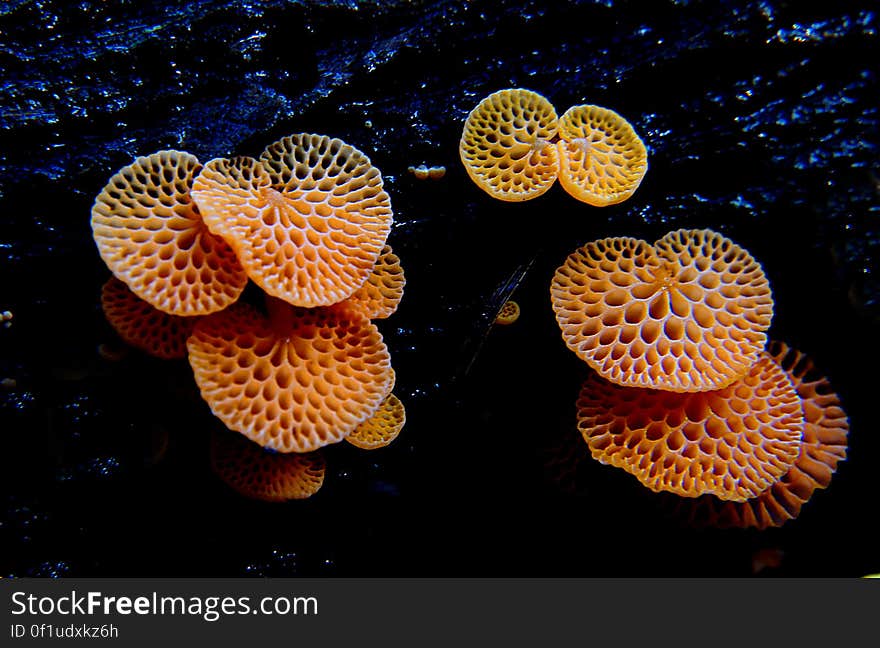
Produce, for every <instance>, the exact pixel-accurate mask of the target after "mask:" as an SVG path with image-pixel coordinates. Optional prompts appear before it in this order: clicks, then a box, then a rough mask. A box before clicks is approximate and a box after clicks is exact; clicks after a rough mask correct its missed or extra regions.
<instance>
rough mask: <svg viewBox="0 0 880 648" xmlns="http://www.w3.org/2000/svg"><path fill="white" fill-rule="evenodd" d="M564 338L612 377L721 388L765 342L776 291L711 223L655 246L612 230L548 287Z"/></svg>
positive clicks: (668, 386)
mask: <svg viewBox="0 0 880 648" xmlns="http://www.w3.org/2000/svg"><path fill="white" fill-rule="evenodd" d="M550 295H551V299H552V302H553V310H554V311H555V313H556V321H557V322H558V324H559V327H560V328H561V329H562V337H563V339H564V340H565V343H566V345H568V348H570V349H571V350H572V351H574V352H575V353H576V354H577V355H578V357H580V358H581V359H582V360H584V361H586V362H587V364H589V365H590V366H591V367H593V368H594V369H595V370H596V371H598V372H599V373H600V374H601V375H602V376H603V377H605V378H606V379H608V380H610V381H611V382H613V383H616V384H619V385H624V386H631V387H648V388H651V389H663V390H668V391H676V392H685V391H706V390H713V389H720V388H722V387H725V386H726V385H729V384H731V383H732V382H733V381H734V380H736V379H737V378H738V377H740V376H742V375H743V374H745V373H746V372H747V371H748V369H749V367H751V366H752V364H753V363H754V362H755V360H756V359H757V358H758V354H759V353H760V352H761V350H762V349H763V348H764V344H765V342H766V334H765V333H764V331H765V330H766V329H767V328H768V327H769V326H770V320H771V318H772V316H773V298H772V295H771V292H770V284H769V283H768V281H767V278H766V277H765V276H764V272H763V271H762V269H761V266H760V264H758V263H757V262H756V261H755V260H754V259H753V258H752V257H751V256H750V255H749V253H748V252H746V251H745V250H743V249H742V248H740V247H739V246H737V245H736V244H735V243H733V242H732V241H730V240H729V239H727V238H725V237H724V236H722V235H721V234H717V233H716V232H713V231H711V230H678V231H675V232H670V233H669V234H667V235H666V236H664V237H663V238H662V239H660V240H659V241H657V243H655V244H654V246H653V247H652V246H651V245H649V244H648V243H646V242H645V241H641V240H638V239H633V238H610V239H602V240H599V241H594V242H592V243H588V244H587V245H585V246H584V247H582V248H580V249H579V250H576V251H575V252H574V253H572V254H571V255H570V256H569V257H568V258H567V259H566V260H565V263H564V264H563V265H562V266H561V267H560V268H559V269H558V270H557V271H556V275H555V276H554V277H553V281H552V283H551V286H550Z"/></svg>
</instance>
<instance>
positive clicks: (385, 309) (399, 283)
mask: <svg viewBox="0 0 880 648" xmlns="http://www.w3.org/2000/svg"><path fill="white" fill-rule="evenodd" d="M405 285H406V277H404V275H403V268H402V267H401V265H400V259H399V258H398V256H397V255H396V254H394V252H392V251H391V246H390V245H386V246H385V247H384V248H382V254H380V255H379V259H378V260H377V261H376V265H375V266H374V267H373V271H372V272H371V273H370V276H369V277H367V280H366V281H365V282H364V284H363V285H362V286H361V287H360V288H358V289H357V290H355V291H354V293H353V294H352V296H351V297H349V298H348V300H347V301H348V303H349V304H351V305H352V306H355V307H356V308H359V309H360V310H362V311H363V312H364V313H365V314H366V315H367V317H369V318H370V319H385V318H387V317H390V316H391V315H393V314H394V312H395V311H397V307H398V305H399V304H400V300H401V299H403V288H404V286H405Z"/></svg>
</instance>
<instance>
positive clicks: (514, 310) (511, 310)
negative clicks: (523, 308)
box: [495, 300, 520, 326]
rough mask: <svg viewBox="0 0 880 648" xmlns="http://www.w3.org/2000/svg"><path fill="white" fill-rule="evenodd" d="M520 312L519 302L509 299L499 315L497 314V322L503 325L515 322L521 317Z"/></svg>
mask: <svg viewBox="0 0 880 648" xmlns="http://www.w3.org/2000/svg"><path fill="white" fill-rule="evenodd" d="M519 313H520V309H519V304H517V303H516V302H515V301H513V300H508V301H506V302H504V306H502V307H501V310H500V311H498V315H496V316H495V323H496V324H500V325H501V326H507V325H509V324H513V323H514V322H515V321H516V320H518V319H519Z"/></svg>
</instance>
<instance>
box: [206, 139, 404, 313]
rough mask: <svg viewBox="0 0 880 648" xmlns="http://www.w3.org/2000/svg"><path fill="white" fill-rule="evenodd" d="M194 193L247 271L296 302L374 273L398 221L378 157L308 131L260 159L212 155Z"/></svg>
mask: <svg viewBox="0 0 880 648" xmlns="http://www.w3.org/2000/svg"><path fill="white" fill-rule="evenodd" d="M193 196H194V198H195V200H196V202H197V203H198V205H199V208H200V209H201V210H202V213H203V214H204V218H205V223H206V224H207V225H208V227H209V228H210V229H211V231H212V232H214V233H216V234H219V235H220V236H222V237H223V238H224V239H225V240H226V241H227V242H229V244H230V245H232V247H233V248H234V249H235V251H236V253H237V254H238V256H239V258H240V259H241V263H242V265H244V267H245V269H246V270H247V273H248V276H250V278H251V279H253V280H254V282H255V283H257V284H258V285H259V286H260V287H261V288H262V289H263V290H265V291H266V292H267V293H268V294H270V295H272V296H275V297H278V298H279V299H283V300H285V301H287V302H288V303H290V304H293V305H295V306H306V307H314V306H327V305H330V304H335V303H338V302H340V301H342V300H344V299H346V298H347V297H349V296H350V295H351V294H352V293H353V292H354V291H355V290H356V289H357V288H358V287H360V286H361V285H362V284H363V283H364V281H365V280H366V279H367V277H368V276H369V274H370V272H371V271H372V269H373V266H374V265H375V264H376V260H377V259H378V258H379V254H380V253H381V252H382V247H383V246H384V244H385V239H386V238H387V237H388V232H389V231H390V229H391V222H392V219H393V214H392V211H391V200H390V198H389V197H388V194H387V193H386V192H385V190H384V189H383V183H382V175H381V174H380V173H379V170H378V169H377V168H375V167H374V166H372V164H371V163H370V159H369V158H368V157H367V156H366V155H364V154H363V153H361V152H360V151H359V150H357V149H356V148H354V147H353V146H350V145H348V144H346V143H345V142H343V141H342V140H339V139H332V138H330V137H326V136H323V135H310V134H307V133H301V134H298V135H291V136H289V137H285V138H283V139H281V140H279V141H278V142H275V143H274V144H271V145H270V146H269V147H268V148H266V150H265V151H264V152H263V154H262V156H261V157H260V160H259V161H257V160H253V159H251V158H234V159H232V160H226V159H222V158H218V159H215V160H211V161H210V162H208V164H207V165H205V168H204V169H203V170H202V172H201V173H200V174H199V176H198V177H197V178H196V181H195V184H194V187H193Z"/></svg>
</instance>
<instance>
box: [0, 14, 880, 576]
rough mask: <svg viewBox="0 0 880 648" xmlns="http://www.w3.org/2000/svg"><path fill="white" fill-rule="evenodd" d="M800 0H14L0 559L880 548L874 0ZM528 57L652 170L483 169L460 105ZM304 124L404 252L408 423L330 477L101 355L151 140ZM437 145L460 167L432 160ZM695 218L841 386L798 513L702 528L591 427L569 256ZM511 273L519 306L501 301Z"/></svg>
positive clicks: (384, 561) (2, 32)
mask: <svg viewBox="0 0 880 648" xmlns="http://www.w3.org/2000/svg"><path fill="white" fill-rule="evenodd" d="M808 4H809V5H813V3H800V2H795V1H791V2H781V1H777V2H770V1H765V2H751V1H729V2H718V1H710V0H704V1H702V2H701V1H697V0H692V1H687V0H679V1H660V0H658V1H657V2H652V3H650V5H648V4H646V3H635V2H625V1H620V2H614V1H611V0H606V1H596V2H573V1H569V2H525V3H516V4H515V3H494V2H459V1H452V0H450V1H446V2H433V3H432V2H418V1H417V2H403V1H398V0H390V1H387V2H379V1H367V2H353V1H351V2H343V1H339V2H326V1H325V2H322V1H317V0H315V1H304V2H282V1H280V0H267V1H265V2H245V3H241V2H231V1H229V0H202V1H197V2H175V1H171V0H164V1H163V2H160V3H157V4H154V5H152V6H151V7H148V6H146V5H145V4H144V3H142V2H133V1H127V0H116V1H112V2H98V1H97V0H83V1H81V2H61V1H56V2H53V1H48V0H15V1H12V2H5V3H3V4H2V6H0V67H2V69H3V90H2V93H0V224H2V225H0V312H2V311H5V310H9V311H11V312H12V313H13V315H14V319H13V320H12V323H11V325H10V326H8V327H2V326H0V379H3V378H9V379H11V380H14V384H13V383H10V382H9V381H7V382H6V383H5V384H4V386H3V387H0V407H2V411H0V435H2V441H3V443H4V444H5V446H4V448H3V456H4V457H5V458H6V461H7V464H8V465H7V467H5V468H4V470H3V471H2V472H3V477H2V479H3V484H4V500H3V502H2V508H0V521H2V527H0V533H2V534H3V546H4V548H5V549H4V551H3V552H2V556H0V573H2V574H3V575H14V576H23V575H35V576H58V575H77V576H99V575H218V576H219V575H362V574H370V575H584V576H592V575H596V576H616V575H623V576H630V575H632V576H644V575H667V576H679V575H682V576H684V575H736V576H748V575H751V573H752V571H751V556H752V555H753V553H754V552H755V551H757V550H759V549H764V548H771V549H781V550H782V551H784V553H785V559H784V560H783V563H782V566H781V567H780V568H779V569H777V570H776V571H775V572H773V573H777V574H782V575H845V576H858V575H862V574H863V573H867V572H871V571H874V572H876V571H880V554H878V552H877V551H876V548H875V547H874V546H873V545H872V544H871V542H870V537H871V536H870V533H869V531H868V529H870V528H872V527H873V524H874V522H875V520H874V518H875V517H876V516H875V515H874V514H873V511H874V510H876V502H877V501H878V496H880V493H878V486H877V480H876V479H875V478H874V477H873V472H872V471H873V470H874V464H873V458H874V457H876V456H877V454H876V453H877V452H878V451H880V442H878V440H877V435H876V434H875V431H876V427H877V422H876V414H875V412H874V410H873V407H872V403H873V399H875V398H876V396H875V392H876V391H877V387H878V380H877V378H876V374H877V369H876V367H877V364H876V363H877V362H880V351H878V346H880V345H878V342H877V341H878V339H880V338H878V335H880V330H878V328H880V325H878V323H880V283H878V276H877V272H878V269H877V268H878V266H877V260H878V257H880V227H878V222H880V221H878V219H880V165H878V147H880V129H878V120H880V114H878V110H880V108H878V97H880V83H878V73H880V72H878V63H877V61H880V47H878V44H880V34H878V30H880V10H878V7H877V6H876V3H874V2H869V1H868V0H864V1H863V2H850V1H848V0H836V1H835V2H833V3H825V4H822V5H814V6H810V7H808V6H807V5H808ZM646 6H650V7H651V8H650V10H646V8H645V7H646ZM817 7H818V8H817ZM514 86H520V87H527V88H531V89H533V90H536V91H538V92H540V93H542V94H544V95H545V96H546V97H548V98H549V99H550V100H551V101H553V103H554V104H555V105H556V107H557V110H558V111H559V112H560V113H561V112H562V111H564V110H565V109H566V108H567V107H568V106H570V105H573V104H576V103H596V104H599V105H603V106H607V107H609V108H613V109H614V110H616V111H617V112H619V113H621V114H622V115H624V116H626V117H627V118H628V119H629V120H630V122H631V123H632V124H633V126H634V127H635V129H636V131H637V132H638V133H639V134H640V135H641V136H642V138H643V139H644V141H645V143H646V145H647V146H648V150H649V156H650V170H649V172H648V175H647V177H646V178H645V181H644V182H643V184H642V186H641V187H640V188H639V190H638V191H637V192H636V194H635V195H634V196H633V198H632V199H630V200H629V201H627V202H625V203H622V204H620V205H617V206H614V207H610V208H606V209H601V210H599V209H593V208H589V207H587V206H586V205H583V204H581V203H577V202H576V201H574V200H573V199H572V198H570V197H569V196H568V195H567V194H565V193H564V192H563V191H562V190H561V189H560V188H559V187H555V188H553V189H552V190H551V191H550V192H548V193H547V194H546V195H544V196H542V197H540V198H538V199H536V200H533V201H530V202H528V203H523V204H502V203H499V202H497V201H493V200H492V199H490V198H489V197H488V196H486V195H485V194H484V193H482V192H481V191H480V190H479V189H477V188H476V187H475V186H474V185H473V184H472V183H471V182H470V180H469V179H468V178H467V175H466V174H465V173H464V171H463V169H462V168H461V165H460V162H459V160H458V150H457V146H458V138H459V136H460V133H461V127H462V125H463V122H464V119H465V117H466V115H467V113H468V112H469V111H470V109H471V108H472V107H473V106H474V105H476V103H477V102H478V101H479V100H480V99H481V98H482V97H483V96H485V95H487V94H489V93H490V92H492V91H494V90H497V89H500V88H504V87H514ZM301 131H309V132H318V133H326V134H329V135H333V136H336V137H340V138H342V139H344V140H346V141H348V142H350V143H351V144H353V145H355V146H357V147H358V148H360V149H361V150H363V151H364V152H366V153H367V154H368V155H369V156H370V158H371V159H372V160H373V162H374V163H375V164H376V165H377V166H378V167H379V168H380V169H381V170H382V173H383V176H384V177H385V181H386V187H387V189H388V191H389V193H390V195H391V198H392V203H393V206H394V209H395V219H396V223H395V228H394V230H393V231H392V233H391V236H390V238H389V243H390V244H391V245H392V246H393V247H394V250H395V252H396V253H397V254H398V255H399V256H400V257H401V259H402V262H403V265H404V268H405V270H406V274H407V280H408V283H407V288H406V295H405V298H404V301H403V304H402V305H401V308H400V310H399V311H398V313H397V314H395V316H394V317H393V318H391V319H389V320H387V321H385V322H381V323H380V328H381V330H382V331H383V334H384V335H385V339H386V341H387V342H388V344H389V347H390V349H391V351H392V355H393V361H394V366H395V369H396V370H397V376H398V387H397V388H396V390H395V392H396V393H397V394H398V395H399V396H400V398H401V399H402V400H403V401H404V403H405V405H406V407H407V411H408V423H407V426H406V428H405V429H404V431H403V433H402V435H401V437H400V438H399V439H398V440H397V441H396V442H395V443H394V444H393V445H392V446H391V447H389V448H387V449H385V450H382V451H377V452H375V453H363V452H359V451H356V450H355V449H353V448H348V447H334V448H330V449H329V451H328V453H327V459H328V464H329V469H328V475H327V480H326V483H325V486H324V487H323V488H322V490H321V491H320V492H319V493H318V495H316V496H315V497H314V498H312V499H311V500H308V501H305V502H294V503H290V504H285V505H281V506H277V505H276V506H271V505H268V504H261V503H254V502H250V501H245V500H241V499H238V498H237V497H236V496H235V495H234V494H233V493H232V492H231V491H229V490H228V489H226V487H225V486H224V485H223V484H222V483H219V482H218V481H217V480H216V478H215V477H214V476H213V475H212V474H211V473H210V471H209V469H208V466H207V442H208V438H209V433H210V431H211V430H212V429H216V427H217V425H219V424H218V423H217V422H216V421H215V420H214V419H213V418H212V417H211V416H210V413H209V412H208V410H207V408H206V407H205V406H204V404H203V403H202V402H201V400H200V399H199V397H198V393H197V390H196V388H195V386H194V385H193V383H192V376H191V372H190V371H189V368H188V366H187V364H186V363H185V362H179V363H173V362H172V363H162V362H160V361H158V360H153V359H150V358H146V357H143V356H141V355H140V354H138V353H136V352H133V351H132V352H130V353H129V354H127V355H126V357H125V358H123V359H122V360H121V361H119V362H111V361H108V360H107V359H106V358H104V357H102V356H101V355H99V353H98V351H97V349H98V346H99V345H100V344H110V345H111V346H114V347H118V342H117V341H116V340H115V338H114V334H113V333H112V330H111V329H110V328H109V326H108V325H107V324H106V323H105V322H104V320H103V316H102V314H101V311H100V304H99V294H100V287H101V284H102V283H103V281H104V280H105V279H106V277H107V276H108V272H107V270H106V268H105V267H104V266H103V264H102V263H101V261H100V258H99V257H98V254H97V251H96V249H95V246H94V243H93V241H92V239H91V231H90V229H89V226H88V222H89V210H90V207H91V203H92V201H93V200H94V197H95V195H96V194H97V193H98V192H99V191H100V189H101V188H102V187H103V186H104V184H105V183H106V181H107V180H108V179H109V177H110V176H111V175H112V174H113V173H114V172H115V171H116V170H117V169H119V168H120V167H122V166H124V165H126V164H128V163H130V162H131V160H132V159H133V158H134V157H136V156H137V155H145V154H148V153H151V152H153V151H155V150H158V149H160V148H178V149H184V150H187V151H189V152H191V153H194V154H196V155H197V156H199V158H200V159H201V160H203V161H207V160H208V159H210V158H211V157H214V156H227V155H233V154H247V155H255V154H258V153H259V152H260V151H261V150H262V148H263V147H264V146H265V145H266V144H268V143H270V142H272V141H274V140H275V139H277V138H278V137H281V136H283V135H286V134H289V133H292V132H301ZM421 163H425V164H428V165H445V166H446V168H447V174H446V176H445V177H444V178H443V179H442V180H439V181H419V180H416V179H415V178H413V177H412V176H411V175H409V174H408V173H407V172H406V169H407V167H408V166H410V165H418V164H421ZM677 227H712V228H714V229H717V230H719V231H721V232H723V233H725V234H726V235H728V236H730V237H731V238H733V239H734V240H735V241H737V242H738V243H740V244H741V245H742V246H743V247H745V248H747V249H748V250H749V251H750V252H752V254H753V255H754V256H755V257H756V258H758V259H759V260H760V261H761V262H762V263H763V265H764V268H765V271H766V272H767V275H768V277H769V279H770V281H771V284H772V286H773V289H774V295H775V298H776V313H775V317H774V322H773V328H772V329H771V335H772V336H774V337H777V338H780V339H784V340H785V341H787V342H789V343H790V344H792V345H794V346H796V347H798V348H800V349H802V350H803V351H806V352H808V353H809V354H810V355H811V356H813V357H814V358H815V360H816V362H817V364H818V365H819V366H820V367H821V368H823V369H824V370H825V371H826V373H827V374H828V375H829V377H830V378H831V380H832V382H833V384H834V386H835V388H836V389H837V390H838V391H839V393H840V395H841V397H842V399H843V401H844V405H845V407H846V409H847V412H848V413H849V414H850V417H851V422H852V432H851V447H850V457H849V459H848V460H847V461H846V462H845V463H843V464H842V465H841V468H840V470H839V473H838V475H837V476H836V477H835V479H834V481H833V482H832V486H831V488H830V490H828V491H826V492H820V493H818V494H817V495H816V497H815V500H814V501H812V502H810V503H809V504H808V505H807V506H806V507H805V508H804V511H803V513H802V515H801V517H800V518H799V519H798V520H796V521H794V522H791V523H789V524H787V525H786V526H785V527H784V528H783V529H781V530H773V531H768V532H764V533H757V532H745V533H743V532H734V531H728V532H720V531H711V530H709V531H697V530H691V529H688V528H686V527H685V528H682V527H681V526H680V525H678V524H677V523H676V522H675V521H674V520H670V519H669V518H668V516H667V511H666V509H665V507H664V505H663V504H662V502H660V501H658V498H656V497H655V496H654V495H653V494H652V493H650V492H648V491H647V490H645V489H643V488H641V487H639V486H638V484H637V483H636V482H635V481H634V480H632V478H631V477H629V476H628V475H624V474H617V473H618V472H619V471H614V470H613V469H611V468H608V467H604V466H601V465H599V464H598V463H595V462H592V461H590V460H589V459H585V449H584V448H583V447H582V444H581V442H579V440H578V439H577V437H576V430H575V425H574V401H575V398H576V396H577V392H578V388H579V385H580V382H581V381H582V380H583V377H584V375H585V372H586V371H587V369H586V367H585V366H583V365H582V364H581V363H580V362H579V361H578V360H577V359H576V358H574V356H573V355H572V354H570V353H569V352H568V351H567V350H566V349H565V347H564V345H563V344H562V341H561V339H560V336H559V331H558V328H556V325H555V322H554V320H553V315H552V311H551V309H550V305H549V296H548V286H549V282H550V277H551V276H552V273H553V271H554V269H555V268H556V267H557V266H558V265H559V264H560V263H561V262H562V260H563V259H564V258H565V256H566V255H567V254H568V253H569V252H570V251H572V250H573V249H574V248H576V247H578V246H580V245H581V244H583V243H585V242H586V241H588V240H592V239H595V238H600V237H603V236H611V235H627V236H638V237H643V238H646V239H649V240H654V239H656V238H659V237H660V236H662V235H663V234H664V233H665V232H666V231H668V230H670V229H674V228H677ZM511 293H512V294H513V296H514V298H515V299H516V300H517V301H518V302H519V303H520V305H521V306H522V308H523V315H522V317H521V319H520V321H519V322H518V323H517V325H515V326H513V327H508V328H505V329H497V330H495V329H490V326H489V324H490V322H491V320H492V318H493V316H494V313H495V311H496V310H497V309H498V307H499V306H500V305H501V303H503V301H504V300H505V299H506V298H507V297H508V296H510V295H511Z"/></svg>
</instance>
